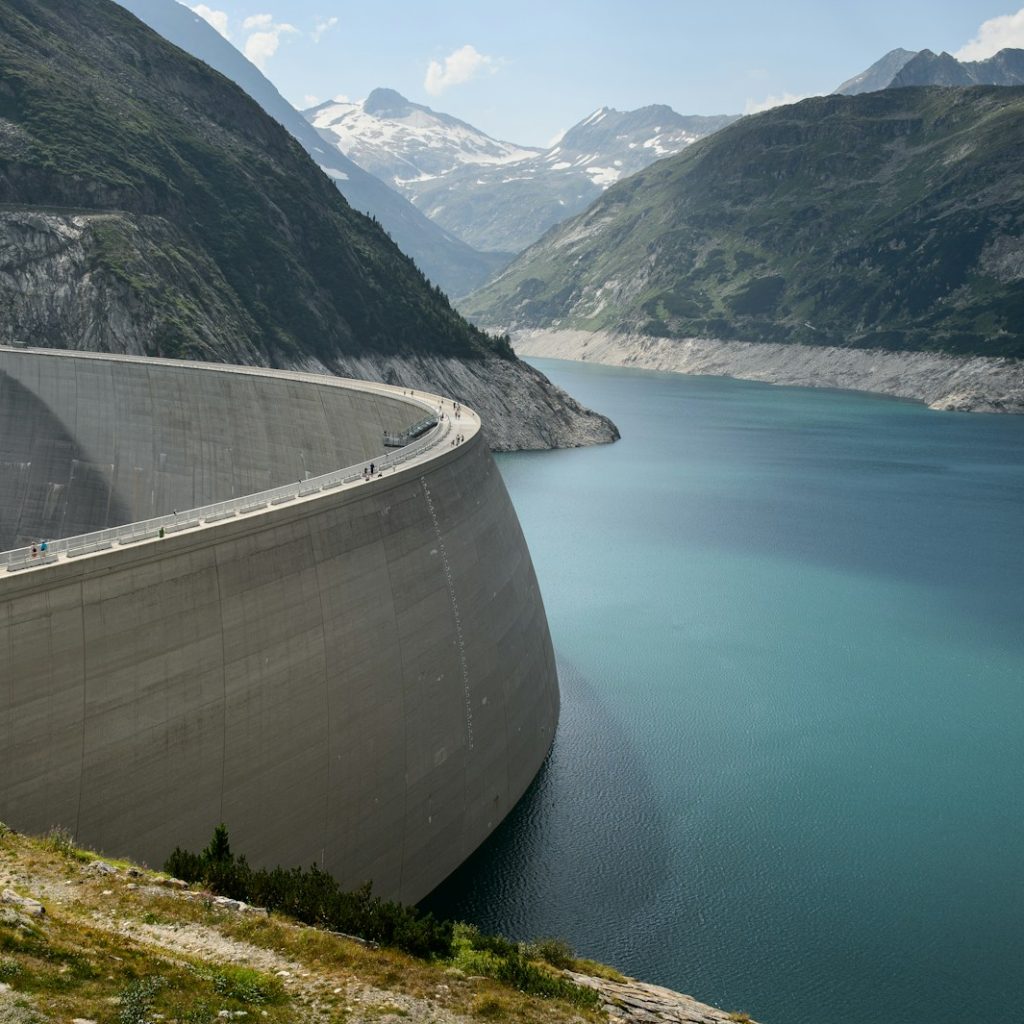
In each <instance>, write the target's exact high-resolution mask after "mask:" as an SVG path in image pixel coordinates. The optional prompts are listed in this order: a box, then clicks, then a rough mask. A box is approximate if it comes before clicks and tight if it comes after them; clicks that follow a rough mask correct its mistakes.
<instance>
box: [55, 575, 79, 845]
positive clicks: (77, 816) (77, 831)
mask: <svg viewBox="0 0 1024 1024" xmlns="http://www.w3.org/2000/svg"><path fill="white" fill-rule="evenodd" d="M47 603H49V599H47ZM78 611H79V621H80V623H81V629H82V752H81V755H80V760H79V763H78V808H77V810H76V811H75V835H78V834H79V832H80V831H81V828H82V792H83V790H84V789H85V730H86V711H87V710H88V707H89V701H88V696H89V695H88V693H87V691H86V665H87V662H88V658H89V654H88V651H89V645H88V643H87V642H86V638H87V637H88V633H87V632H86V629H85V584H83V583H79V584H78Z"/></svg>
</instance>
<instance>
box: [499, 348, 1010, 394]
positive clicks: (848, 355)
mask: <svg viewBox="0 0 1024 1024" xmlns="http://www.w3.org/2000/svg"><path fill="white" fill-rule="evenodd" d="M512 344H513V346H514V348H515V350H516V353H517V355H519V356H538V357H545V358H550V359H575V360H579V361H581V362H592V363H605V364H608V365H610V366H632V367H637V368H640V369H645V370H664V371H669V372H672V373H691V374H708V375H712V376H718V377H736V378H739V379H741V380H759V381H764V382H766V383H769V384H785V385H791V386H798V387H816V388H844V389H849V390H853V391H871V392H875V393H878V394H883V395H892V396H894V397H897V398H907V399H912V400H914V401H918V402H923V403H925V404H926V405H928V406H929V407H930V408H932V409H945V410H956V411H960V412H1010V413H1024V361H1022V360H1018V359H1002V358H991V357H987V356H953V355H943V354H941V353H937V352H890V351H886V350H883V349H854V348H834V347H824V346H823V347H816V346H810V345H778V344H768V343H760V342H746V341H716V340H713V339H706V338H686V339H682V340H678V339H673V338H654V337H650V336H648V335H637V334H609V333H607V332H601V331H599V332H590V331H578V330H560V331H547V330H526V331H519V332H517V333H516V334H514V335H513V336H512Z"/></svg>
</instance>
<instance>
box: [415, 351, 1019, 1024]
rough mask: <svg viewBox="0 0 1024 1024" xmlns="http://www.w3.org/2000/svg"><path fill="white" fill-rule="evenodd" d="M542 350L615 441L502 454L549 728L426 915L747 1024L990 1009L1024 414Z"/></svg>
mask: <svg viewBox="0 0 1024 1024" xmlns="http://www.w3.org/2000/svg"><path fill="white" fill-rule="evenodd" d="M538 362H539V363H540V361H538ZM541 367H542V369H543V370H544V371H545V372H547V373H548V374H549V375H550V376H552V378H553V379H554V380H555V381H556V383H558V384H560V385H561V386H563V387H565V388H566V389H567V390H569V391H570V392H571V393H573V394H574V395H575V396H576V397H578V398H579V399H580V400H581V401H583V402H585V403H586V404H587V405H590V406H592V407H593V408H596V409H600V410H601V411H602V412H605V413H607V414H609V415H610V416H612V418H613V419H614V420H615V421H616V423H617V424H618V425H619V427H620V429H621V430H622V434H623V440H622V441H621V442H619V443H618V444H615V445H611V446H605V447H600V448H590V449H583V450H578V451H562V452H545V453H523V454H518V455H511V456H502V457H501V458H500V459H499V464H500V466H501V470H502V473H503V475H504V477H505V480H506V482H507V484H508V487H509V491H510V493H511V495H512V498H513V501H514V502H515V505H516V508H517V511H518V513H519V516H520V519H521V521H522V523H523V528H524V531H525V533H526V537H527V540H528V542H529V545H530V550H531V552H532V555H533V559H534V564H535V565H536V567H537V573H538V577H539V579H540V583H541V589H542V591H543V593H544V599H545V604H546V607H547V611H548V618H549V621H550V624H551V631H552V636H553V639H554V643H555V649H556V652H557V654H558V656H559V661H560V666H561V679H562V694H563V717H562V723H561V728H560V730H559V734H558V738H557V740H556V745H555V748H554V750H553V752H552V756H551V758H550V759H549V761H548V764H547V766H546V768H545V770H544V772H543V774H542V775H541V776H540V778H539V779H538V781H537V783H536V784H535V786H534V787H533V788H532V790H531V791H530V793H529V794H528V795H527V797H526V799H525V800H524V802H523V803H522V804H521V805H520V806H519V807H517V808H516V810H515V811H514V813H513V815H512V816H511V817H510V818H509V819H508V821H506V822H505V824H504V825H503V826H502V827H501V828H500V829H498V830H497V831H496V833H495V835H494V836H493V837H492V839H491V841H490V842H489V843H488V844H487V845H486V846H485V847H484V848H483V849H482V850H480V851H479V853H478V854H477V855H476V856H475V857H474V858H473V859H472V860H471V861H470V863H468V864H467V865H466V866H465V867H463V868H462V869H460V871H459V872H457V874H456V875H455V876H453V878H451V879H450V880H449V881H448V882H447V883H446V884H445V885H444V886H443V887H442V888H441V889H440V890H438V892H436V893H435V894H433V895H432V897H431V899H430V903H429V905H430V906H431V907H433V908H434V909H435V910H440V911H443V912H447V913H453V914H455V915H456V916H458V917H461V918H463V919H468V920H471V921H475V922H477V923H479V924H480V925H481V926H482V927H483V928H485V929H487V930H489V931H496V932H502V933H504V934H506V935H511V936H516V937H537V936H543V935H559V936H562V937H565V938H567V939H568V940H569V941H571V942H572V943H573V944H574V945H575V946H576V947H577V949H578V950H580V951H581V952H582V953H584V954H585V955H588V956H593V957H596V958H598V959H604V960H607V961H610V962H612V963H614V964H616V965H617V966H619V967H620V968H621V969H623V970H625V971H627V972H628V973H631V974H635V975H637V976H641V977H644V978H647V979H649V980H651V981H655V982H660V983H663V984H667V985H670V986H673V987H676V988H681V989H683V990H684V991H687V992H692V993H693V994H694V995H696V996H698V997H699V998H702V999H704V1000H706V1001H709V1002H713V1003H715V1004H717V1005H719V1006H722V1007H725V1008H728V1009H737V1010H745V1011H748V1012H750V1013H751V1014H752V1015H754V1016H755V1017H757V1018H758V1019H761V1020H764V1021H766V1022H768V1024H819V1022H820V1021H821V1020H823V1019H828V1020H830V1021H836V1022H842V1024H876V1022H877V1021H879V1020H883V1019H884V1020H886V1021H887V1022H894V1024H918V1022H920V1021H928V1022H929V1024H962V1022H963V1020H964V1017H965V1015H964V1011H963V1008H964V1007H965V1006H969V1007H970V1008H971V1009H970V1013H969V1015H970V1017H971V1018H972V1019H973V1018H978V1019H985V1018H986V1017H992V1018H993V1019H1002V1017H1004V1016H1005V1015H1006V1014H1007V1013H1011V1015H1012V1012H1014V1011H1012V1010H1011V1009H1008V1008H1015V1007H1019V1006H1021V1005H1024V966H1022V962H1021V956H1020V951H1021V949H1022V948H1024V885H1022V882H1021V866H1022V865H1024V799H1022V795H1024V743H1022V742H1021V740H1022V737H1024V629H1022V628H1021V623H1022V622H1024V543H1022V540H1021V537H1022V527H1024V418H1021V417H999V416H964V415H954V414H942V413H934V412H931V411H929V410H927V409H925V408H923V407H921V406H916V405H912V404H909V403H901V402H895V401H891V400H887V399H880V398H876V397H872V396H869V395H858V394H851V393H842V392H826V391H813V390H804V389H798V388H772V387H769V386H765V385H759V384H752V383H749V382H740V381H729V380H720V379H714V378H688V377H683V376H677V375H671V374H658V373H649V372H643V371H631V370H623V369H615V368H608V367H598V366H587V365H582V364H569V363H557V362H551V361H545V362H543V363H541Z"/></svg>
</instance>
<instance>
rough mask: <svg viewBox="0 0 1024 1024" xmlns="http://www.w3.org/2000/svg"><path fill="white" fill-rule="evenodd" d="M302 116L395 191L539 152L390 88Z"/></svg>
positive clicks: (507, 162)
mask: <svg viewBox="0 0 1024 1024" xmlns="http://www.w3.org/2000/svg"><path fill="white" fill-rule="evenodd" d="M305 114H306V118H307V119H308V120H309V121H310V122H311V123H312V124H313V125H314V127H316V128H318V129H319V130H320V133H321V134H322V135H323V136H324V137H325V138H326V139H328V140H329V141H330V142H332V143H333V144H334V145H336V146H337V148H338V149H340V150H341V151H342V152H343V153H344V154H345V155H346V156H347V157H349V158H350V159H352V160H354V161H355V162H356V163H357V164H360V165H361V166H362V167H363V168H364V169H365V170H368V171H370V172H371V173H373V174H376V175H377V176H378V177H380V178H384V179H385V180H386V181H390V182H392V183H393V184H395V185H398V186H401V185H403V184H405V183H407V182H410V181H422V180H427V179H431V178H435V177H438V176H439V175H444V174H448V173H449V172H451V171H453V170H456V169H458V168H460V167H466V166H491V165H496V164H509V163H516V162H517V161H520V160H527V159H529V158H530V157H532V156H535V155H536V154H537V152H538V150H536V149H530V148H527V147H524V146H516V145H514V144H512V143H510V142H502V141H500V140H498V139H492V138H491V137H490V136H489V135H487V134H486V133H485V132H482V131H480V130H479V129H478V128H474V127H473V126H472V125H469V124H466V122H465V121H460V120H459V119H458V118H456V117H452V116H451V115H450V114H444V113H440V112H438V111H435V110H431V109H430V107H427V106H423V105H422V104H420V103H413V102H411V101H410V100H407V99H406V98H405V97H404V96H403V95H402V94H401V93H399V92H396V91H395V90H394V89H374V90H373V92H371V93H370V95H369V96H367V97H366V99H365V100H362V101H360V102H357V103H339V102H333V101H332V102H329V103H322V104H320V106H318V107H313V108H312V109H311V110H307V111H306V112H305Z"/></svg>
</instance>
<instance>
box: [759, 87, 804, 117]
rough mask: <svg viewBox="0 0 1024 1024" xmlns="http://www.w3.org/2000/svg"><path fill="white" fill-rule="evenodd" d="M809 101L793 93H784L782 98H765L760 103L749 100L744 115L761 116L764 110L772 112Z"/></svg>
mask: <svg viewBox="0 0 1024 1024" xmlns="http://www.w3.org/2000/svg"><path fill="white" fill-rule="evenodd" d="M805 99H807V96H806V95H804V96H797V95H796V94H795V93H792V92H784V93H783V94H782V95H781V96H765V98H764V99H763V100H761V101H760V102H758V101H756V100H747V105H746V107H745V108H744V111H743V113H744V114H760V113H761V111H763V110H771V109H772V108H773V107H784V106H786V105H787V104H788V103H799V102H800V101H801V100H805Z"/></svg>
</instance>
